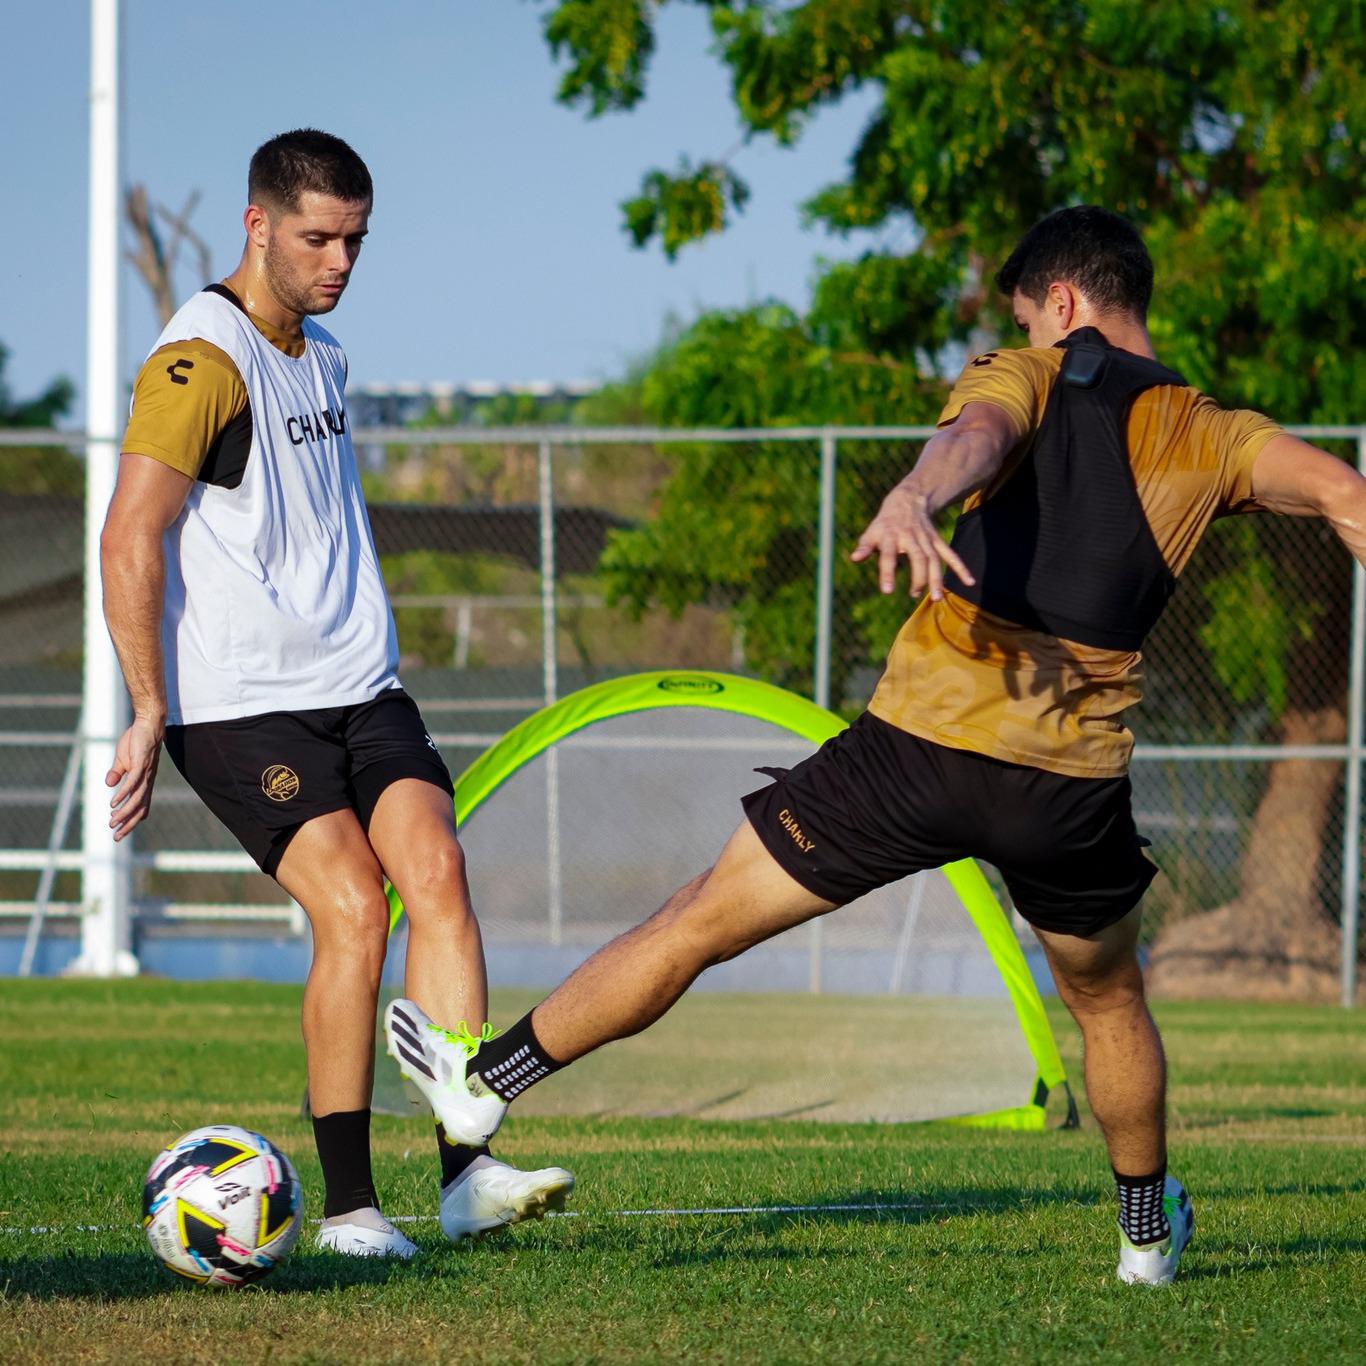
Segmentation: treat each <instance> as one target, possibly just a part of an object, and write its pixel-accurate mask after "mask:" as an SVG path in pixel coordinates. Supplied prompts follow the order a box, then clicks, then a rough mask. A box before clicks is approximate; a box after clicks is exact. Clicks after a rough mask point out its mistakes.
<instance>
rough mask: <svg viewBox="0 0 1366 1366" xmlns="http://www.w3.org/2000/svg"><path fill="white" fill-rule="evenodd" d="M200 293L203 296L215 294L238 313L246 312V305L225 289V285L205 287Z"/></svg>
mask: <svg viewBox="0 0 1366 1366" xmlns="http://www.w3.org/2000/svg"><path fill="white" fill-rule="evenodd" d="M201 292H202V293H204V294H217V295H218V297H219V298H220V299H226V300H227V301H228V302H229V303H230V304H231V305H232V306H233V307H234V308H235V309H237V310H238V311H239V312H241V313H245V312H246V311H247V307H246V305H245V304H244V303H243V302H242V301H241V299H239V298H238V297H237V295H236V294H234V293H233V292H232V290H230V289H229V288H228V287H227V285H224V284H217V283H215V284H211V285H205V286H204V288H203V290H202V291H201Z"/></svg>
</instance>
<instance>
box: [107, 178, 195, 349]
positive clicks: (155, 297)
mask: <svg viewBox="0 0 1366 1366" xmlns="http://www.w3.org/2000/svg"><path fill="white" fill-rule="evenodd" d="M198 203H199V191H198V190H194V191H193V192H192V193H191V194H190V197H189V198H188V199H187V200H186V201H185V207H184V208H183V209H181V211H180V212H179V213H175V212H173V211H172V210H171V209H168V208H167V207H166V205H165V204H156V205H153V204H152V203H151V202H150V201H149V200H148V198H147V187H146V186H145V185H132V186H130V187H129V188H128V191H127V193H126V194H125V195H124V197H123V213H124V217H125V218H126V219H127V220H128V226H129V227H130V228H132V230H133V235H134V237H136V238H137V243H138V249H137V251H130V252H126V253H125V255H126V256H127V258H128V260H129V261H130V262H131V263H132V264H133V265H134V266H136V267H137V272H138V274H139V275H141V276H142V280H143V283H144V284H145V285H146V286H147V288H148V289H149V290H150V291H151V294H152V304H153V306H154V307H155V308H156V311H157V317H158V318H159V319H160V320H161V325H162V327H165V326H166V324H167V323H168V322H170V321H171V316H172V315H173V314H174V313H175V311H176V305H177V302H178V301H177V298H176V287H175V269H176V264H177V262H178V261H179V259H180V249H181V247H183V246H185V245H186V244H187V243H188V244H189V246H191V247H192V248H193V249H194V253H195V260H196V262H197V264H198V267H199V278H200V279H201V280H207V279H208V278H209V248H208V244H207V243H206V242H205V241H204V239H203V238H202V237H200V235H199V234H198V233H197V232H196V231H195V230H194V229H193V228H192V227H191V226H190V215H191V214H192V213H193V212H194V211H195V208H196V206H197V205H198ZM158 219H160V220H161V222H162V223H164V224H165V225H166V227H168V228H169V229H170V236H169V237H166V236H164V235H163V231H162V229H161V228H160V227H158V226H157V220H158Z"/></svg>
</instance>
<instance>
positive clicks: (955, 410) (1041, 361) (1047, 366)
mask: <svg viewBox="0 0 1366 1366" xmlns="http://www.w3.org/2000/svg"><path fill="white" fill-rule="evenodd" d="M1062 359H1063V352H1061V351H1059V350H1056V349H1054V348H1052V347H1049V348H1047V349H1045V348H1042V347H1027V348H1021V349H1019V350H1015V351H986V352H984V353H983V354H982V355H980V356H974V357H973V358H972V359H971V360H970V361H969V362H968V363H967V365H966V366H964V368H963V373H962V374H961V375H960V376H959V377H958V383H957V384H955V385H954V386H953V392H952V393H951V394H950V395H949V401H948V403H947V404H946V405H945V407H944V411H943V412H942V413H940V414H939V424H938V425H939V426H941V427H947V426H948V425H949V423H951V422H955V421H957V419H958V415H959V414H960V413H961V412H962V411H963V409H964V408H965V407H966V406H967V405H968V404H969V403H991V404H994V405H995V406H996V407H998V408H1004V409H1005V411H1006V413H1007V414H1008V415H1009V417H1010V420H1011V422H1012V423H1013V424H1014V427H1015V432H1016V435H1017V437H1024V436H1028V435H1029V433H1030V432H1032V431H1033V430H1034V429H1035V427H1037V426H1038V425H1039V423H1040V421H1042V419H1043V410H1044V406H1045V404H1046V403H1047V402H1048V391H1049V390H1050V389H1051V388H1052V387H1053V381H1054V379H1056V378H1057V374H1058V370H1059V368H1060V366H1061V365H1062Z"/></svg>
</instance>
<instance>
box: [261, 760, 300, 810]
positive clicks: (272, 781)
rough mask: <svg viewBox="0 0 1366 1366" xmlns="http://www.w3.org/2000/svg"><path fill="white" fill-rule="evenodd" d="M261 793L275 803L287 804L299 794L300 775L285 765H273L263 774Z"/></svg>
mask: <svg viewBox="0 0 1366 1366" xmlns="http://www.w3.org/2000/svg"><path fill="white" fill-rule="evenodd" d="M261 791H262V792H264V793H265V794H266V796H267V797H269V798H270V799H271V801H273V802H287V801H288V800H289V799H290V798H291V797H297V796H298V794H299V775H298V774H297V773H295V771H294V770H293V769H292V768H286V767H285V765H284V764H271V766H270V767H269V768H268V769H266V771H265V772H264V773H263V774H261Z"/></svg>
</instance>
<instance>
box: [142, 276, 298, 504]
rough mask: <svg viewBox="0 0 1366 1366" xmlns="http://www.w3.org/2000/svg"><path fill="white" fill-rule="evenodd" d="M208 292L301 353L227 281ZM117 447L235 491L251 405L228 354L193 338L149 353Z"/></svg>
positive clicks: (282, 347)
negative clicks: (247, 305)
mask: <svg viewBox="0 0 1366 1366" xmlns="http://www.w3.org/2000/svg"><path fill="white" fill-rule="evenodd" d="M209 289H210V290H211V291H212V292H213V293H215V294H220V295H222V296H223V297H225V298H227V299H230V300H231V302H232V303H233V304H234V305H235V306H236V307H238V308H239V309H241V311H242V312H243V313H245V314H246V316H247V317H248V318H250V319H251V321H252V324H253V325H254V326H255V328H256V330H257V331H258V332H260V333H261V335H262V336H263V337H265V339H266V340H267V341H268V342H270V344H271V345H272V346H273V347H275V349H276V350H277V351H281V352H283V353H284V354H285V355H287V356H292V357H294V358H295V359H297V358H298V357H300V356H302V355H303V353H304V339H303V336H302V334H301V333H295V334H291V333H288V332H285V331H283V330H282V329H280V328H278V327H275V326H274V325H272V324H271V323H268V322H267V321H266V320H265V319H264V318H261V317H258V316H257V315H256V314H255V313H251V312H248V310H247V309H245V308H243V307H242V304H241V302H240V301H239V300H238V299H237V296H236V295H235V294H233V293H232V291H231V290H229V289H228V288H227V286H226V285H210V286H209ZM122 449H123V451H124V452H125V453H126V454H136V455H147V456H151V458H152V459H153V460H159V461H161V463H162V464H164V465H169V466H171V468H172V469H176V470H179V471H180V472H181V473H182V474H187V475H189V477H190V478H191V479H198V480H200V481H202V482H203V483H206V484H214V485H217V486H220V487H222V488H236V487H237V486H238V485H239V484H240V483H241V482H242V474H243V471H244V470H245V468H246V462H247V453H248V452H249V451H250V450H251V409H250V405H249V404H248V402H247V386H246V385H245V384H244V383H243V382H242V376H241V375H240V374H239V373H238V370H237V366H236V365H235V364H234V363H233V361H232V358H231V357H230V356H229V355H228V354H227V353H226V352H225V351H223V350H221V349H220V348H218V347H217V346H215V345H214V344H213V343H212V342H208V341H203V340H202V339H199V338H192V339H191V340H189V341H180V342H172V343H171V344H170V345H168V346H162V347H159V348H158V349H157V350H156V351H153V352H152V354H151V355H150V356H148V357H147V359H146V361H145V362H144V363H143V366H142V369H141V370H139V371H138V376H137V379H136V380H135V381H134V384H133V411H132V415H131V417H130V418H129V421H128V430H127V432H126V434H125V435H124V438H123V447H122Z"/></svg>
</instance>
